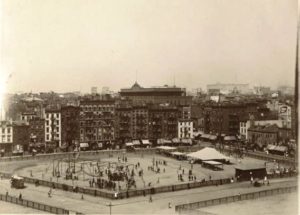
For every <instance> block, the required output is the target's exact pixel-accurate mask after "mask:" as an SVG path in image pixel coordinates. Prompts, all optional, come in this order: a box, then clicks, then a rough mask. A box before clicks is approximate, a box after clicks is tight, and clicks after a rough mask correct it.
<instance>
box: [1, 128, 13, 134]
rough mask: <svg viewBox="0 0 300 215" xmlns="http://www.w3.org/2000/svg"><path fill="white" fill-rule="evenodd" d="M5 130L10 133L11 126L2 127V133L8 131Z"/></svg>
mask: <svg viewBox="0 0 300 215" xmlns="http://www.w3.org/2000/svg"><path fill="white" fill-rule="evenodd" d="M5 131H7V133H8V134H9V133H10V131H11V128H2V134H4V133H6V132H5Z"/></svg>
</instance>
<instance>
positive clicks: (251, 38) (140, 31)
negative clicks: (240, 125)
mask: <svg viewBox="0 0 300 215" xmlns="http://www.w3.org/2000/svg"><path fill="white" fill-rule="evenodd" d="M82 3H83V2H82V1H80V0H78V1H72V4H69V2H68V1H47V0H46V1H33V0H30V1H2V9H1V10H2V12H3V13H2V18H1V23H2V24H3V26H2V38H1V73H2V74H1V76H2V79H3V77H8V76H9V75H10V78H9V80H8V81H7V91H8V92H17V91H25V92H30V91H33V92H43V91H55V92H66V91H79V90H80V91H82V92H89V91H90V87H92V86H97V87H98V88H100V87H102V86H109V87H110V88H111V89H112V90H114V91H118V90H119V89H121V88H124V87H130V86H131V85H132V84H133V83H134V82H135V81H136V80H137V81H138V82H139V83H140V84H141V85H142V86H146V87H150V86H163V85H165V84H168V85H173V84H174V82H175V83H176V85H177V86H180V87H185V88H188V89H192V88H198V87H201V88H203V89H204V88H206V85H207V84H213V83H216V82H222V83H248V84H250V85H251V86H253V85H258V86H260V85H263V86H271V87H272V88H275V87H277V86H278V85H291V86H293V85H294V76H295V73H294V71H295V69H294V67H295V53H296V51H295V49H296V29H297V27H296V26H297V1H294V0H290V1H284V2H283V1H265V2H261V1H244V2H240V1H236V0H234V1H232V4H226V3H225V2H222V1H216V0H214V1H206V0H203V1H190V2H188V3H187V2H181V1H167V2H161V1H150V2H148V1H147V2H146V1H129V2H126V3H124V2H119V1H103V2H102V1H87V2H86V3H85V4H82ZM232 5H234V7H232ZM75 13H76V16H73V15H72V14H75ZM270 38H272V40H270ZM203 41H205V42H203ZM174 79H175V80H174ZM2 82H3V81H2Z"/></svg>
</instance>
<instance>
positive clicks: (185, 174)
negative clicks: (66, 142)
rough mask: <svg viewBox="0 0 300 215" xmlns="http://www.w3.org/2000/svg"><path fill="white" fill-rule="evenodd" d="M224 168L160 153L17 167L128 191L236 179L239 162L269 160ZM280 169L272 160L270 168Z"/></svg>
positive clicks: (74, 182) (75, 157)
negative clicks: (205, 165) (207, 165)
mask: <svg viewBox="0 0 300 215" xmlns="http://www.w3.org/2000/svg"><path fill="white" fill-rule="evenodd" d="M231 162H232V163H231V164H228V165H224V167H223V170H222V171H213V170H211V169H207V168H204V167H202V166H201V165H200V164H190V163H189V162H188V161H182V160H176V159H174V158H171V157H166V156H163V155H159V154H155V153H153V154H137V153H125V152H123V153H119V154H114V155H112V154H109V153H108V154H101V155H93V156H83V155H81V154H79V153H74V154H69V155H66V157H64V158H58V159H52V160H48V161H39V162H38V163H37V162H35V163H34V164H32V165H29V166H26V167H21V168H18V169H17V170H16V173H17V174H18V175H20V176H26V177H31V178H36V179H42V180H47V181H51V182H58V183H63V184H68V185H71V186H73V188H74V189H76V187H91V188H97V189H104V190H112V191H124V190H131V189H141V188H146V187H147V188H149V187H160V186H164V185H175V184H180V183H187V182H193V181H203V180H216V179H224V178H234V176H235V166H236V165H238V164H241V163H243V164H257V165H262V164H264V163H265V162H264V161H260V160H256V159H252V158H248V157H245V158H243V159H236V158H233V157H232V159H231ZM275 168H276V164H273V163H268V164H267V171H269V172H270V171H271V170H272V169H275Z"/></svg>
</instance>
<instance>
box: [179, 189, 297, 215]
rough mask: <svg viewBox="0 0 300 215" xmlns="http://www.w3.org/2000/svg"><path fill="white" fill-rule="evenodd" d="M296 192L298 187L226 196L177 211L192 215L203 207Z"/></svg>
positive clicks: (182, 206)
mask: <svg viewBox="0 0 300 215" xmlns="http://www.w3.org/2000/svg"><path fill="white" fill-rule="evenodd" d="M296 190H297V186H289V187H282V188H275V189H269V190H262V191H257V192H251V193H244V194H240V195H234V196H226V197H222V198H216V199H208V200H204V201H199V202H193V203H188V204H182V205H176V206H175V211H176V212H178V213H179V214H187V213H190V211H191V210H195V209H198V208H202V207H208V206H214V205H220V204H227V203H230V202H236V201H242V200H249V199H257V198H261V197H265V196H272V195H276V194H282V193H290V192H293V191H296Z"/></svg>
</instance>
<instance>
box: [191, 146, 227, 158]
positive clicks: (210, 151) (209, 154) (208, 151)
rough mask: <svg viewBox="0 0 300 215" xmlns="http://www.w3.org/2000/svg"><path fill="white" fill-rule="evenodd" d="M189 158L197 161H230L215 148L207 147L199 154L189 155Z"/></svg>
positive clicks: (198, 152)
mask: <svg viewBox="0 0 300 215" xmlns="http://www.w3.org/2000/svg"><path fill="white" fill-rule="evenodd" d="M187 156H188V157H189V158H192V159H195V160H202V161H205V160H206V161H207V160H229V158H228V157H226V156H225V155H223V154H221V153H220V152H218V151H217V150H216V149H214V148H210V147H205V148H204V149H201V150H199V151H197V152H193V153H190V154H187Z"/></svg>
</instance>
